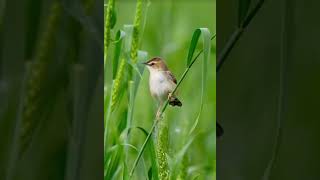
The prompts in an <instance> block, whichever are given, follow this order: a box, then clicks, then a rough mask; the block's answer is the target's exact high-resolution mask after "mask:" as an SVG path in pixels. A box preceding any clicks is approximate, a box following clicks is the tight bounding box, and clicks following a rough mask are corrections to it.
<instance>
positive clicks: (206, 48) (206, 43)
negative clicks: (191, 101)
mask: <svg viewBox="0 0 320 180" xmlns="http://www.w3.org/2000/svg"><path fill="white" fill-rule="evenodd" d="M200 35H202V37H203V38H202V40H203V60H202V77H201V105H200V109H199V113H198V115H197V118H196V120H195V122H194V124H193V126H192V128H191V129H190V131H189V134H191V133H192V132H193V131H194V130H195V128H196V127H197V125H198V122H199V119H200V115H201V113H202V109H203V105H204V94H205V91H206V89H207V73H208V61H209V59H210V51H211V34H210V31H209V29H208V28H199V29H197V30H196V31H195V32H194V34H193V37H197V39H196V40H195V42H198V40H199V38H200ZM192 40H194V38H192ZM196 45H197V44H191V46H190V49H189V53H190V52H192V51H193V48H195V47H196ZM190 56H193V54H191V55H190Z"/></svg>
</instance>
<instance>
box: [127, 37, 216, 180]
mask: <svg viewBox="0 0 320 180" xmlns="http://www.w3.org/2000/svg"><path fill="white" fill-rule="evenodd" d="M215 37H216V35H214V36H213V37H212V38H211V40H212V39H214V38H215ZM202 53H203V50H201V51H199V53H198V54H197V55H196V56H195V58H194V59H193V60H192V61H191V63H190V64H189V65H188V67H187V68H186V69H185V71H184V72H183V74H182V76H181V78H180V80H179V81H178V83H177V85H176V87H175V88H174V90H173V91H172V94H175V93H176V91H177V89H178V87H179V86H180V85H181V83H182V82H183V80H184V79H185V78H186V76H187V74H188V72H189V71H190V69H191V67H192V66H193V64H194V63H195V62H196V60H197V59H198V58H199V56H200V55H201V54H202ZM168 104H169V100H168V99H167V100H166V102H165V103H164V105H163V106H162V108H161V111H160V116H159V117H162V115H163V113H164V111H165V110H166V109H167V107H168ZM160 120H161V118H156V119H155V121H154V123H153V125H152V127H151V130H150V131H149V134H148V136H147V138H146V139H145V141H144V143H143V144H142V147H141V149H140V152H139V154H138V156H137V158H136V159H135V161H134V163H133V167H132V169H131V171H130V174H129V176H130V177H132V175H133V173H134V171H135V169H136V167H137V165H138V162H139V160H140V158H141V156H142V154H143V152H144V150H145V148H146V145H147V143H148V142H149V140H150V138H151V136H152V133H153V131H154V130H155V128H156V126H157V124H158V123H159V121H160Z"/></svg>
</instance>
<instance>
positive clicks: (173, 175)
mask: <svg viewBox="0 0 320 180" xmlns="http://www.w3.org/2000/svg"><path fill="white" fill-rule="evenodd" d="M197 135H198V134H196V135H193V136H191V137H190V138H189V140H188V141H187V142H186V143H185V145H184V146H183V147H182V148H181V150H180V151H179V152H178V153H177V154H176V155H175V158H174V160H173V163H172V167H171V178H170V179H177V176H178V174H179V171H180V168H179V167H180V165H181V164H182V160H183V157H184V156H185V154H186V153H187V150H188V149H189V147H190V146H191V144H192V142H193V141H194V139H195V138H196V136H197Z"/></svg>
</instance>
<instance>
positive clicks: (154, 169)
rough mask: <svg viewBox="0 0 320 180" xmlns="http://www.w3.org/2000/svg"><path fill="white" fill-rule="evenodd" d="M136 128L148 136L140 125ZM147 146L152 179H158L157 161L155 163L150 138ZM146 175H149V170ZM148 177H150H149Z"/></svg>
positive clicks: (155, 158) (153, 149) (152, 143)
mask: <svg viewBox="0 0 320 180" xmlns="http://www.w3.org/2000/svg"><path fill="white" fill-rule="evenodd" d="M137 129H139V130H141V131H142V132H143V133H144V134H145V135H146V137H148V132H147V131H146V130H145V129H143V128H142V127H137ZM147 146H148V147H147V148H148V149H149V153H150V160H151V168H150V170H151V172H150V173H151V177H152V179H153V180H158V179H159V177H158V174H159V170H158V165H157V164H158V163H157V157H156V150H155V146H154V142H153V140H152V139H151V140H150V142H149V143H148V145H147ZM148 175H149V172H148ZM149 179H151V178H150V177H149Z"/></svg>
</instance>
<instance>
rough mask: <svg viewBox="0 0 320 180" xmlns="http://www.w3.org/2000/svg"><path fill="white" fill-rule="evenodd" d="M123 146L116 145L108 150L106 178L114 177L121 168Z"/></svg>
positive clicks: (105, 158) (105, 157)
mask: <svg viewBox="0 0 320 180" xmlns="http://www.w3.org/2000/svg"><path fill="white" fill-rule="evenodd" d="M122 152H123V146H120V145H115V146H113V147H111V148H109V149H108V151H106V153H105V155H104V180H110V179H113V177H114V175H115V172H116V171H117V169H118V168H119V166H118V165H119V163H120V160H121V155H122Z"/></svg>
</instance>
